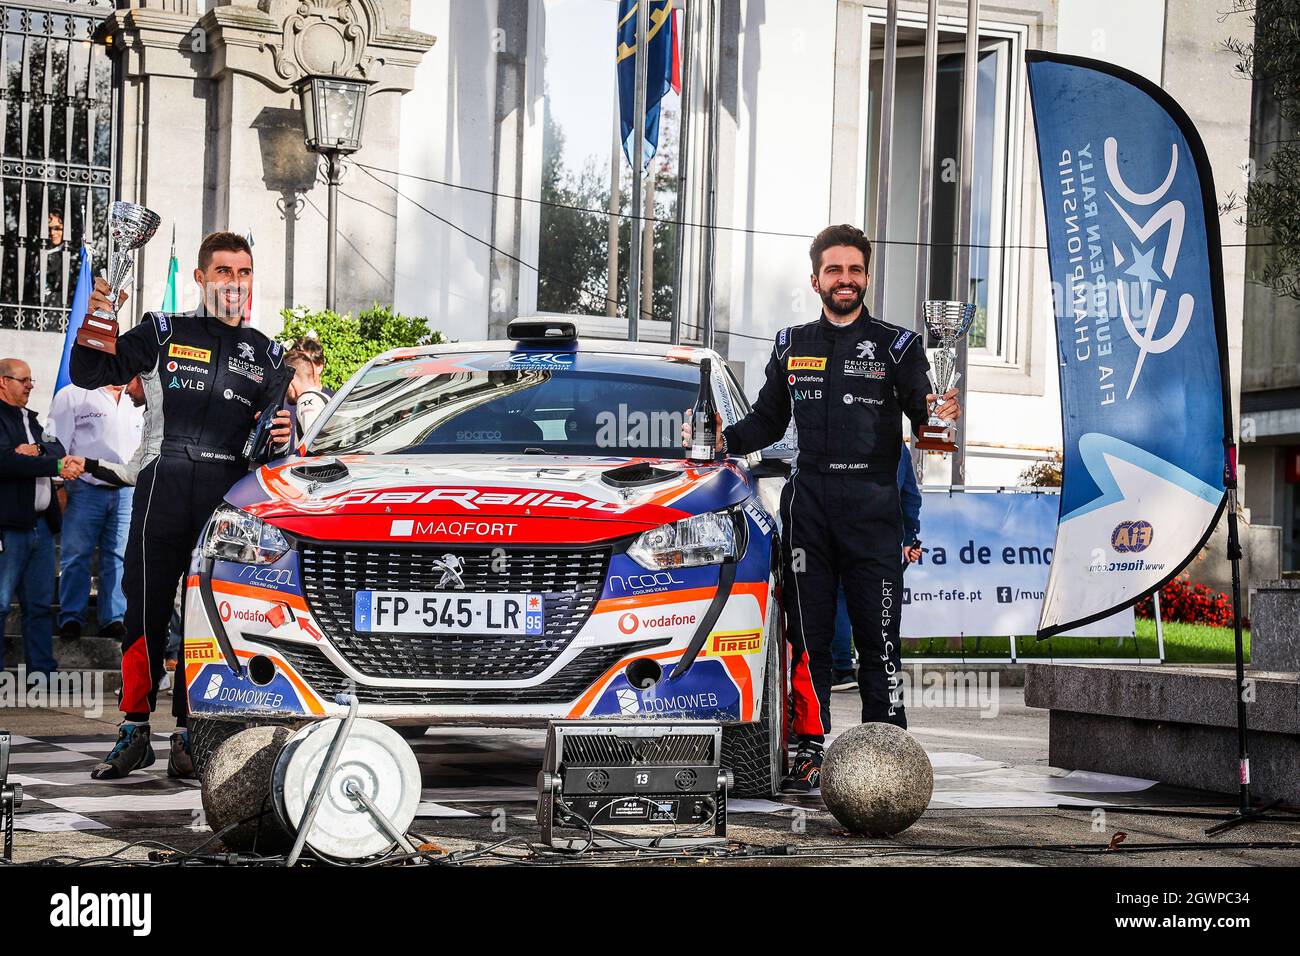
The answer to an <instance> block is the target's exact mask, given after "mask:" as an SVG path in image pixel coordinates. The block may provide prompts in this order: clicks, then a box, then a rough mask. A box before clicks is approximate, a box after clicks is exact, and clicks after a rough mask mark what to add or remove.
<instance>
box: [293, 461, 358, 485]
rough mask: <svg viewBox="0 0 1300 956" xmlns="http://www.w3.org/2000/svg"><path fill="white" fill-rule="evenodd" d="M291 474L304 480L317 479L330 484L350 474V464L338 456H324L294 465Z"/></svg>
mask: <svg viewBox="0 0 1300 956" xmlns="http://www.w3.org/2000/svg"><path fill="white" fill-rule="evenodd" d="M289 474H291V475H293V476H294V477H295V478H302V479H303V480H304V481H316V482H320V483H321V484H328V483H329V482H331V481H338V480H339V479H340V478H346V477H347V476H348V466H347V465H345V464H343V462H341V461H339V460H338V459H336V458H324V459H322V460H321V461H317V462H312V463H311V464H307V465H294V466H293V467H292V468H290V469H289Z"/></svg>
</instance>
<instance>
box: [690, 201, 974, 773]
mask: <svg viewBox="0 0 1300 956" xmlns="http://www.w3.org/2000/svg"><path fill="white" fill-rule="evenodd" d="M809 257H810V258H811V260H812V276H811V281H812V288H813V291H814V292H816V293H817V295H818V296H819V297H820V298H821V301H822V312H821V315H820V316H819V317H818V318H817V320H815V321H813V322H808V323H805V324H803V325H795V326H791V327H789V328H785V329H782V330H781V331H780V332H779V333H777V336H776V341H775V342H774V343H773V347H772V353H771V357H770V358H769V360H768V363H767V370H766V373H765V379H764V382H763V387H762V390H761V391H760V392H759V395H758V400H757V401H756V402H755V403H754V408H753V411H751V412H750V413H749V414H748V415H746V416H745V417H744V418H742V419H741V420H740V421H738V422H736V423H735V424H733V425H731V426H729V427H728V428H727V429H726V430H725V431H723V432H722V433H721V435H720V436H719V443H720V445H721V446H722V448H723V449H724V450H725V451H727V452H730V453H731V454H737V455H744V454H748V453H750V452H754V451H758V450H759V449H761V448H766V447H767V446H768V445H771V444H772V443H773V442H776V441H777V440H779V439H780V438H781V437H782V436H783V435H784V434H785V430H786V426H787V425H788V424H789V423H790V421H791V419H792V418H793V420H794V423H795V428H796V431H797V433H798V445H799V457H798V459H797V460H796V467H795V470H794V473H793V474H792V475H791V477H790V480H789V481H788V482H787V483H786V486H785V489H784V491H783V492H782V494H781V543H782V551H783V553H784V559H785V562H786V568H785V570H786V574H785V579H784V580H785V582H786V583H785V586H784V589H783V594H784V601H785V612H786V615H785V619H786V634H787V637H788V639H789V640H790V643H791V645H792V646H793V648H792V649H793V665H792V666H793V675H792V681H791V688H792V696H793V698H794V722H793V723H794V726H793V730H794V733H795V735H796V736H797V737H798V738H799V744H798V746H799V752H798V754H797V755H796V757H795V759H794V762H793V764H792V767H791V772H790V775H789V776H788V777H787V778H786V779H785V781H783V784H782V787H783V789H785V790H792V791H799V792H806V791H809V790H812V789H814V788H816V787H817V786H818V785H819V783H820V778H821V765H822V748H823V744H824V742H825V735H826V734H827V733H828V732H829V730H830V695H831V685H832V674H833V664H832V653H831V644H832V641H833V638H834V634H835V612H836V606H837V603H838V597H839V589H840V586H841V584H842V585H843V587H844V596H845V601H846V603H847V606H848V611H849V619H850V621H851V622H852V625H853V638H854V641H855V642H856V643H857V646H858V659H859V662H860V663H859V670H858V691H859V693H860V694H861V697H862V720H863V722H864V723H867V722H871V721H884V722H888V723H892V724H896V725H898V726H900V727H906V726H907V717H906V714H905V713H904V708H903V701H902V693H901V689H900V675H899V670H900V668H901V666H902V665H901V662H900V659H899V638H898V628H899V619H900V617H899V616H900V613H901V611H902V598H903V587H902V573H903V571H902V567H903V566H902V561H901V554H902V546H903V516H902V506H901V504H900V500H899V491H898V480H897V474H898V466H899V449H900V448H901V447H902V444H903V418H904V417H906V418H907V419H908V420H909V421H910V422H911V423H912V430H913V433H915V434H920V432H921V429H922V428H923V427H925V426H926V425H928V424H929V423H930V422H932V421H933V422H937V423H939V425H940V426H942V425H946V424H947V423H950V422H953V421H955V420H956V419H957V417H958V416H959V415H960V414H961V408H960V407H959V406H958V404H957V402H956V401H955V396H956V394H957V393H956V391H955V390H944V391H942V392H940V390H939V388H938V387H936V386H935V385H932V384H931V382H930V380H929V379H928V378H927V377H926V373H927V372H928V371H929V363H928V362H927V361H926V358H925V349H924V345H925V343H924V341H923V340H922V337H921V336H920V335H918V334H917V333H915V332H913V331H912V330H911V329H905V328H901V327H900V326H897V325H890V324H889V323H888V322H882V321H881V320H880V319H877V318H876V317H875V316H873V315H872V314H871V313H870V312H869V311H868V310H867V308H866V306H865V305H864V303H863V298H864V296H865V294H866V290H867V286H868V284H869V283H870V281H871V275H870V272H869V270H870V267H871V243H870V241H868V239H867V237H866V236H865V235H864V234H863V232H862V230H861V229H858V228H857V227H855V226H851V225H839V226H829V227H827V228H826V229H823V230H822V231H821V232H820V233H818V234H817V236H816V238H815V239H814V240H813V243H812V247H811V248H810V249H809ZM686 431H687V432H689V429H687V430H686ZM683 437H684V438H685V439H686V440H687V443H688V444H689V437H690V436H689V433H688V434H685V435H684V436H683Z"/></svg>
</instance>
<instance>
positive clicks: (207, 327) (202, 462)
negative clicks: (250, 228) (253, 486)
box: [70, 202, 293, 780]
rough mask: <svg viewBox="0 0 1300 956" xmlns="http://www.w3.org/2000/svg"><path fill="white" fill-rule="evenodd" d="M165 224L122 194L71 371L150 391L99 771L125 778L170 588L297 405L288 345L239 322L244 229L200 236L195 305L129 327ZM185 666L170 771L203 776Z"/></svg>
mask: <svg viewBox="0 0 1300 956" xmlns="http://www.w3.org/2000/svg"><path fill="white" fill-rule="evenodd" d="M157 226H158V216H157V214H155V213H153V212H151V211H150V210H148V209H145V208H144V207H143V206H138V205H136V204H134V203H127V202H116V203H114V204H113V209H112V213H111V217H110V232H111V234H112V237H113V244H114V251H113V254H112V256H111V257H110V261H109V268H108V276H107V277H106V278H99V279H96V280H95V288H94V291H93V292H92V294H91V296H90V313H89V314H88V315H87V316H86V317H85V319H84V321H83V323H82V325H81V328H80V329H79V331H78V333H77V344H76V345H75V346H73V349H72V358H71V363H70V368H71V374H72V381H73V382H74V383H75V384H77V385H79V386H81V387H82V388H99V387H101V386H104V385H125V384H126V383H127V382H129V381H131V379H133V378H134V377H135V376H137V375H139V376H140V380H141V383H142V385H143V387H144V393H145V402H146V404H145V417H144V432H143V435H142V438H141V443H140V451H139V453H138V455H137V459H136V461H134V462H132V467H131V468H130V469H127V470H126V473H127V478H125V479H123V480H128V481H129V480H130V478H132V477H134V479H135V494H134V498H133V501H132V509H133V510H132V515H131V530H130V533H129V536H128V539H127V549H126V563H125V566H124V569H123V577H122V590H123V592H124V593H125V596H126V616H125V621H124V623H125V626H126V634H125V636H124V637H123V639H122V697H121V701H120V704H119V706H120V708H121V710H122V711H123V713H124V719H123V721H122V723H121V725H120V726H119V728H118V737H117V742H116V743H115V745H114V746H113V748H112V750H111V751H110V752H109V754H108V755H107V756H106V757H105V758H104V760H103V761H102V762H101V763H99V764H98V765H96V766H95V768H94V769H93V770H92V771H91V776H92V777H93V778H94V779H97V780H104V779H116V778H119V777H124V776H126V775H127V774H129V773H130V772H131V771H133V770H137V769H141V768H144V767H148V766H149V765H150V764H152V763H153V762H154V752H153V745H152V743H151V741H150V728H149V716H150V714H151V713H152V712H153V709H154V707H155V704H156V702H157V695H158V682H159V679H160V678H161V676H162V674H163V658H164V654H165V651H166V646H167V633H168V622H169V620H170V617H171V613H172V601H173V597H174V596H175V594H176V589H177V586H178V585H179V583H180V581H181V578H182V575H184V574H185V573H186V572H187V571H188V569H189V567H190V558H191V552H192V550H193V548H194V547H195V545H196V544H197V542H198V538H199V534H200V532H201V531H202V529H203V527H204V525H205V524H206V523H207V520H208V517H209V516H210V515H211V514H212V511H213V510H214V509H215V508H216V506H217V505H218V504H219V503H220V502H221V500H222V498H223V497H224V495H225V493H226V491H228V490H229V489H230V486H231V485H233V484H234V483H235V482H236V481H238V480H239V479H240V478H242V477H243V476H244V475H245V474H247V473H248V469H249V467H250V465H256V464H258V463H259V460H260V459H261V458H264V457H269V451H277V450H283V449H284V448H285V447H286V446H287V445H288V442H289V435H290V422H289V414H288V412H287V411H284V410H281V409H280V408H279V406H281V405H282V404H283V401H284V394H285V391H286V389H287V388H288V385H289V382H290V380H291V379H292V377H293V371H292V369H290V368H289V367H288V366H287V365H285V363H284V352H283V349H282V348H281V346H280V345H279V344H278V343H275V342H273V341H271V340H270V339H269V338H267V337H266V336H265V335H263V334H262V333H261V332H259V331H257V330H256V329H253V328H251V327H247V326H243V325H242V324H241V319H242V317H243V313H244V309H245V306H246V304H247V302H248V301H249V297H250V295H251V294H252V287H253V254H252V250H251V249H250V248H249V245H248V242H247V240H245V239H244V238H243V237H242V236H240V235H238V234H236V233H233V232H214V233H211V234H210V235H208V236H206V237H205V238H204V239H203V242H202V243H201V244H200V246H199V254H198V264H197V268H195V270H194V281H195V283H196V284H197V285H198V287H199V293H200V302H199V305H198V307H197V308H196V309H194V310H192V311H189V312H181V313H175V314H167V313H163V312H148V313H146V314H145V315H144V316H143V317H142V318H141V320H140V322H139V323H138V324H137V325H136V326H135V327H133V328H131V329H130V330H129V331H127V332H125V333H121V332H120V329H119V325H118V320H117V310H118V308H119V307H120V306H121V305H122V303H123V301H125V299H126V293H125V292H124V291H123V286H125V285H126V284H127V281H128V280H129V278H130V275H131V272H132V269H133V262H132V256H131V253H132V251H133V250H135V249H137V248H139V247H140V246H142V245H144V244H145V243H146V242H147V241H148V240H149V238H150V237H151V236H152V235H153V233H154V231H155V230H156V229H157ZM74 321H75V319H74ZM264 415H265V417H266V422H264V423H263V424H262V427H261V428H260V429H258V431H259V432H261V433H263V434H265V435H266V436H268V437H269V442H268V441H266V440H263V441H262V442H259V443H257V444H259V445H262V446H265V447H266V448H267V449H269V451H268V452H260V453H254V454H253V455H252V457H251V458H250V456H249V452H248V451H246V447H247V445H248V444H249V442H248V439H249V438H250V437H251V436H250V432H252V431H253V430H254V427H255V424H256V423H257V422H258V421H259V420H260V419H261V418H262V417H263V416H264ZM254 459H258V460H254ZM181 660H182V662H183V661H184V649H183V648H182V656H181ZM184 673H185V672H184V666H183V663H182V666H180V667H177V669H176V686H175V689H174V690H173V696H172V712H173V714H174V715H175V717H176V726H177V730H176V732H175V733H174V734H173V735H172V738H171V748H170V756H169V759H168V767H167V772H168V774H169V775H171V776H176V777H192V776H193V775H194V764H193V761H192V760H191V759H190V756H189V735H188V731H187V730H186V729H185V725H186V717H187V715H188V711H189V701H188V699H187V696H186V687H185V677H184Z"/></svg>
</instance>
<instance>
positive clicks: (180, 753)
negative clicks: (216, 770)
mask: <svg viewBox="0 0 1300 956" xmlns="http://www.w3.org/2000/svg"><path fill="white" fill-rule="evenodd" d="M167 776H169V777H176V778H178V779H181V780H194V779H196V778H197V777H198V774H196V773H195V772H194V758H193V757H191V756H190V732H189V730H188V729H180V730H177V731H176V732H175V733H173V734H172V736H171V749H170V751H169V752H168V754H167Z"/></svg>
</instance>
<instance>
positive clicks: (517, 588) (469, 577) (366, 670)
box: [299, 543, 610, 681]
mask: <svg viewBox="0 0 1300 956" xmlns="http://www.w3.org/2000/svg"><path fill="white" fill-rule="evenodd" d="M444 554H454V555H456V556H457V557H459V558H460V559H461V561H462V562H463V564H464V571H463V572H462V575H461V577H462V579H463V580H464V582H465V588H464V590H465V591H466V592H471V591H477V592H481V593H540V594H542V595H543V597H544V599H545V620H544V628H543V633H542V634H540V635H538V634H519V635H501V634H472V633H466V634H386V633H382V632H373V633H362V634H358V633H355V632H354V630H353V627H352V610H353V601H354V595H355V593H356V591H358V590H387V591H438V590H449V588H448V589H442V588H439V583H440V582H441V580H442V577H443V570H442V569H441V568H438V567H435V566H434V562H435V561H437V560H438V559H439V558H441V557H442V556H443V555H444ZM609 557H610V550H609V549H608V548H592V549H586V550H573V551H565V550H515V549H510V548H502V549H493V550H489V549H486V548H481V549H458V548H445V549H444V548H439V549H437V550H436V551H435V550H430V549H428V548H425V549H420V550H415V549H402V548H364V547H361V548H345V547H321V546H317V545H311V544H307V543H303V544H302V545H300V549H299V561H300V566H301V568H302V581H303V590H304V592H305V594H306V597H307V601H308V603H309V604H310V606H311V609H312V613H313V614H314V615H315V617H316V619H317V620H318V621H319V622H320V624H321V627H322V628H323V630H324V632H325V636H326V637H328V638H329V640H330V642H331V643H332V644H333V645H334V646H335V647H336V648H337V649H338V651H339V653H341V654H342V655H343V656H344V657H345V658H347V661H348V663H349V664H351V665H352V666H353V667H354V668H356V669H357V670H358V671H360V672H361V673H362V674H365V675H367V676H368V677H384V678H393V679H398V680H410V679H427V680H483V681H506V680H527V679H528V678H530V677H535V676H536V675H537V674H540V673H541V672H542V671H544V670H545V669H546V668H547V667H548V666H549V665H550V664H551V662H552V661H554V660H555V658H556V657H558V656H559V655H560V653H561V652H562V651H563V650H564V649H565V648H566V647H568V646H569V643H570V642H571V641H572V640H573V638H574V637H575V636H576V635H577V633H578V631H579V630H581V628H582V625H583V624H584V623H586V621H587V618H588V617H590V615H591V610H592V608H593V607H595V605H596V602H597V601H598V600H599V599H600V594H601V591H602V590H603V589H604V585H605V572H606V570H607V569H608V567H609ZM502 562H503V563H502Z"/></svg>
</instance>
